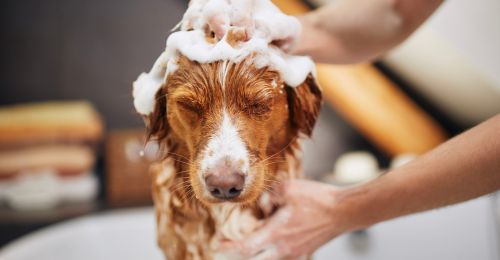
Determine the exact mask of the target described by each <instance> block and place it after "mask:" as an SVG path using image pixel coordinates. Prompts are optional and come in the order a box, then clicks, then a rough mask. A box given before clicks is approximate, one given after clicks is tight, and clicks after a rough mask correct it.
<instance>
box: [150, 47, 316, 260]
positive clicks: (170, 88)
mask: <svg viewBox="0 0 500 260" xmlns="http://www.w3.org/2000/svg"><path fill="white" fill-rule="evenodd" d="M177 66H178V68H177V70H176V71H175V72H174V73H173V74H172V75H170V76H169V79H168V82H165V84H164V85H162V86H161V88H160V89H159V90H158V92H157V93H156V103H155V107H154V111H153V113H152V114H151V115H149V116H147V117H146V121H147V122H146V124H147V131H148V135H149V137H150V138H152V139H155V140H157V141H158V143H159V144H160V147H161V148H162V149H161V150H162V151H163V152H164V157H163V158H164V159H163V160H162V161H161V162H159V163H157V164H155V165H153V166H152V167H151V173H152V181H153V183H152V185H153V188H152V193H153V198H154V203H155V209H156V221H157V226H158V232H157V238H158V244H159V247H160V248H161V250H162V251H163V253H164V255H165V257H166V258H167V259H213V258H216V257H215V254H216V253H215V251H216V247H217V243H218V242H219V241H221V240H224V239H233V240H234V239H241V238H243V236H244V235H245V234H248V233H249V232H251V231H253V230H254V229H256V228H257V227H258V226H259V224H260V223H261V220H262V219H264V218H266V217H268V216H269V215H270V214H272V211H273V206H272V205H270V203H269V192H273V187H274V185H276V184H279V182H281V181H284V180H287V179H293V178H297V177H299V176H300V175H301V164H300V163H301V162H300V148H299V137H300V136H310V135H311V134H312V130H313V126H314V124H315V121H316V118H317V116H318V113H319V110H320V107H321V99H322V96H321V91H320V88H319V86H318V84H317V83H316V81H315V79H314V77H313V76H312V75H309V76H308V77H307V79H306V80H305V81H304V82H303V83H302V84H301V85H299V86H297V87H294V88H291V87H289V86H287V85H286V84H285V83H284V82H283V81H282V80H281V79H280V76H279V73H277V72H276V71H273V70H272V69H269V68H268V67H264V68H260V69H259V68H257V67H256V66H255V65H254V64H253V63H252V59H251V57H249V58H246V59H245V60H243V61H241V62H239V63H233V62H227V61H216V62H212V63H206V64H202V63H198V62H196V61H191V60H189V59H187V58H186V57H182V56H181V57H180V58H179V60H178V64H177ZM167 107H168V109H167Z"/></svg>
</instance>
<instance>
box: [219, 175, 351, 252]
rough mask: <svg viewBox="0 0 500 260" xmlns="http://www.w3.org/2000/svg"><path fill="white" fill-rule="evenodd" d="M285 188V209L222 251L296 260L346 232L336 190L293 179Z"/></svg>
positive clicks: (283, 207) (227, 243) (229, 243)
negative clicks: (336, 205) (336, 208)
mask: <svg viewBox="0 0 500 260" xmlns="http://www.w3.org/2000/svg"><path fill="white" fill-rule="evenodd" d="M282 188H283V193H282V194H283V197H280V198H278V199H280V200H282V201H283V206H282V207H280V208H279V209H278V210H277V212H276V213H275V214H274V215H273V216H271V218H270V219H269V220H268V221H267V222H266V223H265V224H264V226H263V227H261V228H260V229H259V230H257V231H255V232H254V233H252V234H250V235H249V236H248V237H246V238H244V239H242V240H240V241H234V242H223V243H222V245H221V247H220V249H221V251H229V250H236V251H238V253H239V254H241V255H242V257H244V258H245V259H247V258H250V259H289V258H291V259H296V258H300V257H303V256H307V255H310V254H312V253H313V252H314V251H315V250H316V249H318V248H319V247H320V246H322V245H323V244H325V243H326V242H328V241H329V240H331V239H332V238H334V237H336V236H338V235H339V234H341V233H343V232H344V231H346V225H345V219H343V218H342V215H341V214H337V213H338V212H337V211H336V210H335V200H336V199H335V197H336V194H337V189H336V188H335V187H333V186H331V185H327V184H322V183H319V182H313V181H306V180H293V181H289V182H287V183H286V184H284V186H283V187H282ZM276 199H277V198H274V200H276Z"/></svg>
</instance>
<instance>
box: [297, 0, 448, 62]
mask: <svg viewBox="0 0 500 260" xmlns="http://www.w3.org/2000/svg"><path fill="white" fill-rule="evenodd" d="M441 2H442V0H419V1H415V0H339V1H337V2H334V3H333V4H330V5H328V6H325V7H323V8H320V9H318V10H316V11H314V12H311V13H309V14H307V15H305V16H304V17H302V18H300V19H301V22H302V24H303V32H302V36H301V38H300V40H299V42H298V44H297V45H296V49H295V52H296V53H300V54H307V55H311V56H312V57H313V58H314V59H315V60H317V61H320V62H332V63H356V62H363V61H368V60H371V59H374V58H376V57H377V56H379V55H381V54H382V53H384V52H386V51H387V50H389V49H390V48H392V47H394V46H395V45H397V44H399V43H400V42H402V41H403V40H404V39H406V37H408V35H410V34H411V33H412V32H413V31H415V30H416V28H418V26H419V25H420V24H421V23H422V22H423V21H425V19H427V18H428V17H429V16H430V15H431V14H432V13H433V12H434V10H435V9H436V8H437V7H438V6H439V4H440V3H441Z"/></svg>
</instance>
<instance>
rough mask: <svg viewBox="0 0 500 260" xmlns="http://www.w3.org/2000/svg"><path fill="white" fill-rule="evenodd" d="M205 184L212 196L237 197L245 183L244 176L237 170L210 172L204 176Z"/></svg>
mask: <svg viewBox="0 0 500 260" xmlns="http://www.w3.org/2000/svg"><path fill="white" fill-rule="evenodd" d="M205 184H206V185H207V189H208V191H209V192H210V194H211V195H212V196H214V197H215V198H217V199H234V198H236V197H238V196H239V195H240V193H241V191H242V190H243V186H244V185H245V176H244V175H243V174H242V173H239V172H231V173H220V172H211V173H208V174H207V175H206V177H205Z"/></svg>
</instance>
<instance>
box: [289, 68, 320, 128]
mask: <svg viewBox="0 0 500 260" xmlns="http://www.w3.org/2000/svg"><path fill="white" fill-rule="evenodd" d="M286 91H287V98H288V107H289V113H290V121H291V124H292V127H293V128H294V129H297V131H298V132H301V133H303V134H305V135H307V136H311V134H312V130H313V127H314V124H315V123H316V119H317V117H318V114H319V111H320V108H321V90H320V89H319V86H318V84H317V83H316V80H315V79H314V77H313V76H312V75H311V74H309V76H307V78H306V80H305V81H304V82H303V83H302V84H300V85H299V86H297V87H295V88H292V87H288V86H287V87H286Z"/></svg>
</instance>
